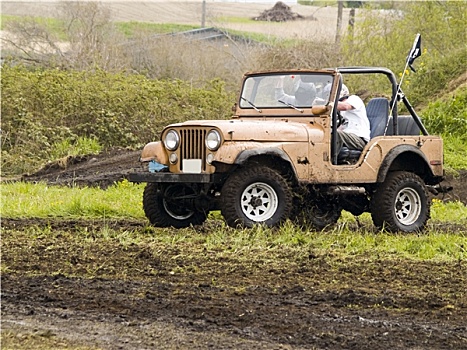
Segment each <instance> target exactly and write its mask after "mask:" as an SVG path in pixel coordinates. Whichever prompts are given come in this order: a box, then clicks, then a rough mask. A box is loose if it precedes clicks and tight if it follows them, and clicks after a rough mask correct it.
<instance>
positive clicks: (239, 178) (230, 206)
mask: <svg viewBox="0 0 467 350" xmlns="http://www.w3.org/2000/svg"><path fill="white" fill-rule="evenodd" d="M348 74H358V75H361V78H362V79H365V77H366V76H367V75H374V74H378V75H380V76H382V77H384V76H385V77H386V78H387V80H388V83H389V84H388V91H390V93H389V94H390V95H391V98H390V100H388V99H386V98H381V97H379V98H374V99H371V100H370V101H369V102H368V104H367V106H366V108H367V114H368V118H369V120H370V125H371V140H370V141H369V142H368V143H367V145H366V146H365V148H364V149H363V151H362V152H359V151H355V150H349V149H347V148H345V147H344V148H343V149H341V150H340V152H337V151H335V149H336V147H337V146H336V138H335V137H334V136H333V135H335V134H336V129H337V127H338V124H339V119H340V118H339V113H338V111H337V108H334V107H333V106H334V105H336V103H337V101H338V96H339V93H340V90H341V87H342V81H343V78H342V77H343V76H344V75H348ZM358 78H360V77H358ZM384 80H385V81H386V79H384ZM278 82H280V84H278ZM301 83H305V85H307V86H312V87H313V88H312V89H310V90H309V91H307V92H306V93H307V94H308V96H307V97H308V98H307V99H305V100H303V101H299V99H298V97H297V98H296V99H295V101H294V103H290V102H287V100H286V99H278V97H277V96H278V94H277V89H278V86H283V92H284V93H285V94H286V95H293V94H294V92H296V91H297V88H298V86H299V85H300V84H301ZM289 101H293V99H289ZM399 102H403V103H404V104H405V106H406V108H407V110H408V111H409V112H410V114H411V115H406V116H398V108H397V107H398V106H397V105H398V103H399ZM141 161H142V162H147V163H148V170H147V171H145V172H141V173H134V174H132V175H131V176H130V181H133V182H147V183H148V184H147V185H146V188H145V190H144V196H143V207H144V211H145V213H146V216H147V217H148V219H149V220H150V222H151V223H152V224H153V225H155V226H158V227H167V226H173V227H186V226H190V225H198V224H201V223H203V222H204V221H205V219H206V216H207V214H208V212H209V211H211V210H220V211H221V213H222V215H223V216H224V218H225V220H226V221H227V223H228V225H230V226H233V227H236V226H244V227H251V226H253V225H254V224H265V225H267V226H276V225H279V224H280V223H282V222H284V221H285V220H287V219H291V220H293V221H294V222H296V223H299V224H300V225H307V226H312V227H314V228H317V229H322V228H324V227H326V226H328V225H332V224H335V223H336V222H337V220H338V219H339V217H340V215H341V211H342V210H347V211H349V212H351V213H352V214H354V215H360V214H362V213H363V212H370V213H371V216H372V219H373V222H374V224H375V225H376V226H377V227H378V228H386V229H388V230H390V231H403V232H412V231H418V230H421V229H423V227H424V226H425V224H426V222H427V220H428V219H429V217H430V200H429V197H428V190H429V191H430V192H432V193H436V192H439V191H440V190H443V187H442V186H440V185H439V184H440V182H441V181H442V180H443V141H442V140H441V138H440V137H438V136H429V135H428V133H427V131H426V129H425V128H424V126H423V124H422V122H421V120H420V118H419V117H418V116H417V115H416V113H415V111H414V110H413V108H412V106H411V105H410V103H409V102H408V100H407V98H406V97H405V96H404V95H403V93H402V92H401V91H400V90H398V86H397V82H396V79H395V76H394V74H393V73H392V72H391V71H390V70H388V69H386V68H378V67H376V68H374V67H347V68H336V69H323V70H287V71H266V72H254V73H247V74H245V76H244V78H243V82H242V88H241V93H240V95H239V98H238V101H237V103H236V106H235V112H234V115H233V117H232V118H231V119H230V120H195V121H187V122H184V123H179V124H172V125H169V126H167V127H166V128H165V129H164V130H163V132H162V135H161V141H160V142H151V143H149V144H147V145H146V146H145V147H144V149H143V151H142V155H141Z"/></svg>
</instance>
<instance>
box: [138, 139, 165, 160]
mask: <svg viewBox="0 0 467 350" xmlns="http://www.w3.org/2000/svg"><path fill="white" fill-rule="evenodd" d="M151 160H155V161H156V162H158V163H159V164H164V165H169V158H168V157H167V153H166V152H165V149H164V146H163V145H162V142H161V141H157V142H149V143H148V144H146V145H145V146H144V148H143V151H142V152H141V157H140V161H141V162H149V161H151Z"/></svg>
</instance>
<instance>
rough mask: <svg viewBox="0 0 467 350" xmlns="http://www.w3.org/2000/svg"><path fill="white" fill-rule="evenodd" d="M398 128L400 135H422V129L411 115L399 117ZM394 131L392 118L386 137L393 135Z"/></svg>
mask: <svg viewBox="0 0 467 350" xmlns="http://www.w3.org/2000/svg"><path fill="white" fill-rule="evenodd" d="M397 128H398V129H399V135H420V128H419V127H418V125H417V123H415V120H414V119H413V117H412V116H411V115H399V116H398V117H397ZM393 129H394V128H393V127H392V116H391V118H390V119H389V125H388V131H387V133H386V135H392V134H393Z"/></svg>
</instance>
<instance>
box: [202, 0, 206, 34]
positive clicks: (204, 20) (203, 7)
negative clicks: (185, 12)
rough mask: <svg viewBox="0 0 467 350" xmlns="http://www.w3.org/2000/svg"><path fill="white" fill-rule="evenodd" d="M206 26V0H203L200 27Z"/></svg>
mask: <svg viewBox="0 0 467 350" xmlns="http://www.w3.org/2000/svg"><path fill="white" fill-rule="evenodd" d="M204 27H206V0H203V6H202V10H201V28H204Z"/></svg>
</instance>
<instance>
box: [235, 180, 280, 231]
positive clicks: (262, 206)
mask: <svg viewBox="0 0 467 350" xmlns="http://www.w3.org/2000/svg"><path fill="white" fill-rule="evenodd" d="M240 205H241V208H242V211H243V214H245V216H246V217H247V218H248V219H249V220H251V221H254V222H264V221H266V220H268V219H270V218H271V217H272V216H273V215H274V214H275V213H276V211H277V207H278V205H279V200H278V198H277V193H276V191H274V189H273V188H272V187H271V186H269V185H268V184H265V183H263V182H256V183H253V184H251V185H250V186H248V187H247V188H245V190H244V191H243V193H242V197H241V198H240Z"/></svg>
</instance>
